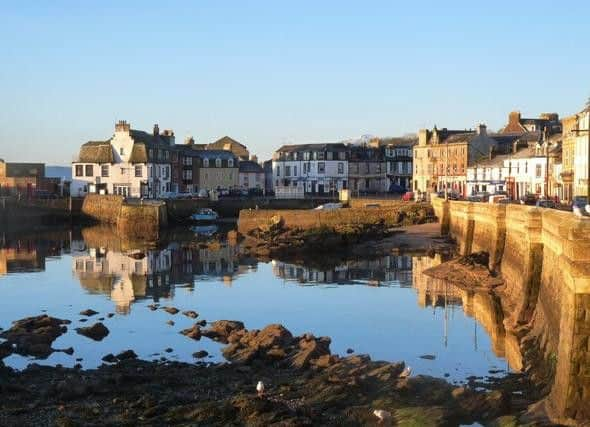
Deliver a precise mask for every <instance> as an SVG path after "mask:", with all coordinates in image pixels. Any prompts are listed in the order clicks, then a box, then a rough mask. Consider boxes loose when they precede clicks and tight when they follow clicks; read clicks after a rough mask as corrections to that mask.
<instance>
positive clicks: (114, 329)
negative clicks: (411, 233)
mask: <svg viewBox="0 0 590 427" xmlns="http://www.w3.org/2000/svg"><path fill="white" fill-rule="evenodd" d="M206 234H210V233H209V232H207V233H206ZM0 247H2V249H0V307H1V310H0V327H3V328H4V329H7V328H9V327H10V323H11V321H13V320H16V319H20V318H22V317H26V316H32V315H37V314H41V313H42V312H47V313H48V314H50V315H51V316H55V317H60V318H65V319H70V320H72V325H70V327H69V328H68V333H67V334H65V335H63V336H61V337H60V338H58V339H57V340H56V341H55V343H54V345H53V347H54V348H67V347H70V346H71V347H73V348H74V350H75V353H74V355H72V356H68V355H65V354H63V353H54V354H53V355H52V356H51V357H49V358H48V359H47V360H43V361H36V362H38V363H43V364H56V363H61V364H63V365H65V366H73V365H74V364H75V363H76V358H82V359H83V361H82V362H80V363H82V365H83V366H84V367H95V366H97V365H99V364H100V363H102V362H101V358H102V356H104V355H105V354H108V353H115V354H116V353H117V352H119V351H122V350H126V349H129V348H132V349H133V350H135V352H136V353H137V354H138V355H139V356H140V357H141V358H145V359H157V358H159V357H161V356H165V357H167V358H169V359H175V360H183V361H192V360H193V358H192V356H191V355H192V353H193V352H195V351H197V350H207V351H208V352H209V353H210V354H211V355H212V356H213V357H212V358H210V359H209V360H211V361H216V360H221V356H220V347H219V345H218V344H216V343H214V342H213V341H210V340H209V339H206V338H203V339H202V340H201V341H193V340H190V339H188V338H186V337H184V336H183V335H181V334H179V331H180V330H181V329H184V328H186V327H189V326H191V325H192V324H193V322H194V320H192V319H189V318H187V317H185V316H183V315H182V314H180V313H179V314H177V315H170V314H168V313H166V312H164V311H162V310H158V311H151V310H149V309H148V307H147V306H148V305H149V304H152V303H154V302H158V303H160V304H162V305H163V306H174V307H177V308H178V309H180V310H195V311H197V312H198V313H199V319H207V320H208V321H213V320H219V319H233V320H241V321H243V322H244V323H245V325H246V327H247V328H262V327H264V326H265V325H268V324H270V323H281V324H283V325H285V326H286V327H287V328H288V329H290V330H291V331H292V332H293V333H294V334H301V333H304V332H312V333H314V334H315V335H318V336H319V335H327V336H330V337H331V338H332V346H331V348H332V351H333V352H335V353H338V354H341V355H344V354H345V353H346V350H347V349H348V348H352V349H354V351H355V352H357V353H367V354H369V355H371V357H372V358H373V359H382V360H389V361H398V360H405V361H406V363H408V364H409V365H410V366H412V368H413V369H414V372H415V373H424V374H429V375H434V376H439V377H442V376H443V375H445V374H448V375H449V376H450V379H452V380H457V381H461V380H464V379H465V378H466V377H468V376H470V375H478V376H479V375H488V371H489V370H507V369H509V368H508V363H507V362H506V361H505V360H504V349H503V345H502V344H501V343H500V342H499V339H498V337H497V335H498V333H497V332H498V328H501V325H500V324H499V323H501V322H499V321H495V320H494V315H493V314H494V313H493V312H494V304H493V301H484V302H483V303H482V302H481V301H479V302H477V303H475V304H474V301H473V296H472V295H469V294H468V293H465V292H462V291H460V290H458V289H455V288H453V287H452V286H449V285H445V284H442V283H437V282H436V281H434V280H432V279H429V278H427V277H426V276H424V275H423V274H422V271H423V270H424V269H425V268H428V267H431V266H433V265H436V264H437V263H438V262H440V258H439V257H438V256H435V257H433V258H431V257H428V256H426V255H425V254H422V255H420V254H418V255H416V254H413V255H404V254H402V255H391V256H388V257H384V258H381V259H377V260H372V261H369V260H354V261H348V262H345V263H342V264H341V265H338V266H333V267H330V268H328V269H324V270H320V269H313V268H306V267H301V266H295V265H290V264H286V263H282V262H280V261H273V262H271V263H259V262H257V261H256V260H252V259H245V258H243V257H240V256H239V250H238V248H237V247H235V246H230V245H227V244H226V243H221V244H218V243H217V244H213V245H209V247H206V245H205V244H204V243H203V242H202V241H201V242H199V241H197V239H196V237H195V236H194V234H193V232H192V231H190V230H184V231H181V232H178V233H176V234H175V235H172V236H171V238H170V239H169V240H168V242H163V243H162V245H161V246H160V247H158V248H157V249H156V248H152V249H145V248H141V247H136V246H133V245H132V244H130V243H129V242H124V241H121V240H119V239H118V238H117V236H116V235H115V234H114V233H112V232H111V231H110V230H109V229H105V228H92V229H85V230H82V231H67V232H55V233H46V234H41V235H37V236H31V237H27V236H19V237H18V238H15V237H7V236H4V239H3V240H2V241H0ZM87 308H92V309H94V310H96V311H98V312H99V313H100V314H99V315H96V316H94V318H91V319H90V320H89V321H88V322H86V323H82V322H80V319H83V318H84V317H83V316H80V315H79V314H78V313H79V312H80V311H82V310H84V309H87ZM487 311H489V313H488V312H487ZM107 313H115V316H113V317H112V318H106V315H107ZM103 316H104V317H105V320H104V321H103V323H104V324H105V325H106V326H107V327H108V328H109V329H110V334H109V335H108V337H106V338H105V339H104V340H103V341H101V342H94V341H91V340H90V339H88V338H85V337H83V336H80V335H78V334H76V332H75V331H74V328H75V327H78V326H88V325H91V324H92V323H93V322H94V321H96V319H97V318H99V317H103ZM476 319H477V320H476ZM168 320H173V321H174V322H175V325H173V326H170V325H168V324H167V323H166V322H167V321H168ZM166 348H172V349H173V352H172V353H165V352H164V350H165V349H166ZM423 355H433V356H435V359H434V360H427V359H424V358H421V357H420V356H423ZM31 361H32V359H27V358H24V357H21V356H10V357H8V358H6V359H5V360H4V362H5V363H6V364H8V365H11V366H14V367H17V368H22V367H24V366H26V365H27V364H28V363H31Z"/></svg>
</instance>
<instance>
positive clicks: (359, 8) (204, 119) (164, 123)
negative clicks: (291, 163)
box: [0, 0, 590, 164]
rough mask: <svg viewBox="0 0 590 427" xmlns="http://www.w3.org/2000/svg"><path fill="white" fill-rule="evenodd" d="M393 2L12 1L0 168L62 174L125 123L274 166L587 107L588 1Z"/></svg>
mask: <svg viewBox="0 0 590 427" xmlns="http://www.w3.org/2000/svg"><path fill="white" fill-rule="evenodd" d="M91 3H92V4H91ZM120 3H122V4H120ZM400 3H401V4H394V2H393V1H383V2H378V1H375V2H373V1H364V2H359V1H353V2H346V1H334V2H328V1H325V2H318V1H309V2H308V1H297V2H277V1H268V2H263V1H257V2H249V1H235V2H234V1H211V2H209V1H195V2H177V1H167V2H162V1H157V2H156V1H137V2H115V1H104V0H103V1H100V2H73V1H72V2H65V1H54V2H41V1H29V2H10V3H8V2H7V3H3V5H2V10H1V11H0V52H1V54H2V61H0V94H1V96H2V99H3V101H4V102H3V107H2V112H1V113H0V158H4V159H6V160H10V161H45V162H47V163H48V164H69V163H70V162H71V161H72V160H73V158H74V156H75V155H76V154H77V152H78V148H79V146H80V144H81V143H83V142H85V141H87V140H89V139H102V138H108V137H109V136H110V135H111V134H112V132H113V128H114V123H115V121H116V120H118V119H126V120H128V121H130V122H131V124H132V126H133V127H134V128H137V129H146V130H150V129H151V128H152V126H153V124H154V123H159V125H160V128H161V129H164V128H172V129H173V130H174V131H175V133H176V135H177V140H178V141H181V140H182V139H184V136H185V135H187V134H191V135H193V136H194V137H195V138H196V140H197V141H198V142H211V141H213V140H215V139H217V138H219V137H221V136H223V135H226V134H227V135H230V136H232V137H234V138H235V139H237V140H239V141H241V142H243V143H245V144H246V145H248V147H249V148H250V149H251V151H252V152H254V153H257V154H259V156H260V157H261V158H268V157H269V156H270V155H271V153H272V151H273V150H274V149H276V148H277V147H278V146H280V145H281V144H284V143H299V142H330V141H338V140H342V139H346V138H350V137H355V136H359V135H362V134H373V135H380V136H385V135H402V134H405V133H409V132H416V131H417V130H418V129H419V128H422V127H431V126H433V125H434V124H436V125H438V126H439V127H453V128H461V129H462V128H466V127H472V126H474V125H475V123H477V122H479V121H484V122H486V123H487V124H488V126H489V127H490V128H492V129H497V128H499V127H501V126H502V125H503V124H504V123H505V121H506V117H507V114H508V112H509V111H510V110H513V109H518V110H521V111H522V112H523V114H525V115H527V116H536V115H538V114H539V113H541V112H545V111H555V112H559V113H560V114H561V115H566V114H571V113H573V112H575V111H577V110H579V109H581V108H582V107H583V104H584V102H585V100H586V99H587V98H588V96H590V79H589V78H588V76H589V75H590V24H589V22H590V2H588V1H578V0H574V1H570V2H567V7H565V6H566V5H565V4H561V5H560V4H557V3H555V2H554V1H553V2H550V1H542V0H541V1H520V2H514V1H494V2H477V3H482V4H474V3H476V2H473V1H469V2H466V1H465V2H464V1H461V2H459V1H456V2H452V1H449V2H440V1H432V2H431V1H414V2H400Z"/></svg>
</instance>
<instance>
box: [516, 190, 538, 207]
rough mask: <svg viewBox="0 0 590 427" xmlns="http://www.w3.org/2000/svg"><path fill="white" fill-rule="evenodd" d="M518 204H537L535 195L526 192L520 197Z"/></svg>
mask: <svg viewBox="0 0 590 427" xmlns="http://www.w3.org/2000/svg"><path fill="white" fill-rule="evenodd" d="M520 204H521V205H531V206H535V205H536V204H537V196H536V195H535V194H532V193H527V194H525V195H524V196H522V197H521V198H520Z"/></svg>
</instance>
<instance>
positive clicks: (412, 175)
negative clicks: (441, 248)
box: [71, 107, 590, 202]
mask: <svg viewBox="0 0 590 427" xmlns="http://www.w3.org/2000/svg"><path fill="white" fill-rule="evenodd" d="M588 129H590V107H588V108H585V109H584V110H582V111H580V112H579V113H577V114H574V115H572V116H570V117H566V118H564V119H561V120H560V118H559V115H558V114H557V113H544V114H541V115H540V116H539V117H538V118H526V117H523V116H522V115H521V114H520V112H511V113H510V114H509V115H508V122H507V124H506V125H505V126H504V127H503V128H502V129H501V130H499V131H498V132H490V131H488V129H487V126H486V125H485V124H483V123H481V124H478V125H477V126H476V127H475V128H474V129H448V128H438V127H437V126H434V128H433V129H422V130H420V131H419V132H418V134H417V135H416V137H404V138H373V139H371V140H369V141H368V142H363V143H357V144H351V143H321V144H297V145H283V146H282V147H280V148H279V149H278V150H277V151H275V153H274V154H273V156H272V159H271V160H268V161H266V162H264V163H259V162H258V161H257V159H256V157H255V156H250V153H249V151H248V149H247V148H246V146H244V145H243V144H241V143H239V142H237V141H235V140H233V139H231V138H229V137H224V138H221V139H220V140H218V141H216V142H214V143H211V144H196V143H195V141H194V140H193V139H192V138H187V139H186V140H185V141H184V143H182V144H176V142H175V136H174V132H172V131H171V130H164V131H162V132H160V130H159V128H158V125H155V126H154V129H153V131H152V132H144V131H139V130H134V129H131V127H130V125H129V123H127V122H125V121H120V122H118V123H117V124H116V125H115V133H114V134H113V136H112V137H111V138H110V139H108V140H104V141H89V142H87V143H86V144H84V145H82V147H81V149H80V155H79V158H78V159H77V161H75V162H74V163H73V164H72V178H73V182H72V186H71V194H72V195H73V196H83V195H85V194H88V193H104V194H120V195H123V196H130V197H153V198H157V197H163V196H165V195H166V194H167V193H177V192H181V193H182V192H193V193H194V192H197V191H200V190H203V189H204V190H208V191H211V190H222V189H223V190H232V189H239V190H248V191H250V190H253V189H256V190H258V191H260V192H262V191H264V192H266V194H276V196H277V197H285V198H300V197H306V196H314V195H319V196H326V195H329V194H333V195H336V194H337V193H338V192H339V191H341V190H344V189H347V190H349V191H350V192H351V193H352V194H353V195H355V194H360V193H385V192H396V193H401V192H404V191H413V192H415V193H418V194H420V193H424V194H428V193H432V192H438V191H443V190H445V189H447V190H449V191H452V192H453V193H455V194H457V195H459V196H462V197H467V196H469V195H472V194H476V193H479V192H487V193H506V194H508V195H510V196H511V197H512V198H514V199H517V198H520V197H524V196H526V195H528V194H533V195H535V196H537V197H551V198H558V199H559V200H561V201H564V202H569V201H571V200H572V199H573V198H574V197H576V196H586V195H587V194H588V186H589V180H588V156H589V146H590V132H588Z"/></svg>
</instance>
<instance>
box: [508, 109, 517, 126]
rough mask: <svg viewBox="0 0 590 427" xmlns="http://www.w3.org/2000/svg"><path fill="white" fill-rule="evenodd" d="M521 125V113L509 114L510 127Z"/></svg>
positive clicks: (513, 112)
mask: <svg viewBox="0 0 590 427" xmlns="http://www.w3.org/2000/svg"><path fill="white" fill-rule="evenodd" d="M513 124H520V111H512V112H511V113H510V114H508V125H513Z"/></svg>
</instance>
